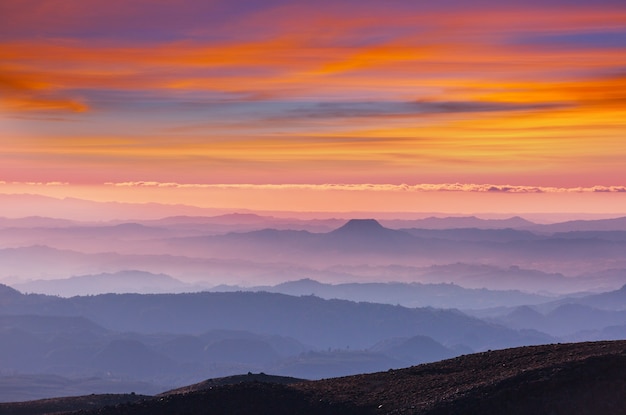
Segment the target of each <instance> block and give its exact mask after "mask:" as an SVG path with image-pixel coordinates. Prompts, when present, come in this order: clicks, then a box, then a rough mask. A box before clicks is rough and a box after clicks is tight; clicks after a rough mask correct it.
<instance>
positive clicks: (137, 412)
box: [0, 341, 626, 415]
mask: <svg viewBox="0 0 626 415" xmlns="http://www.w3.org/2000/svg"><path fill="white" fill-rule="evenodd" d="M116 396H117V401H116V400H115V399H114V397H115V396H112V395H92V396H89V397H77V398H62V399H61V398H60V399H57V400H55V399H47V400H44V401H33V402H22V403H5V404H0V413H2V414H6V415H17V414H29V415H37V414H45V413H56V414H72V415H78V414H80V415H130V414H132V415H143V414H146V415H147V414H150V415H153V414H172V415H174V414H179V415H183V414H185V415H195V414H275V415H281V414H302V415H306V414H344V415H345V414H429V415H435V414H437V415H440V414H441V415H443V414H458V415H463V414H468V415H469V414H494V413H506V414H511V415H515V414H520V415H521V414H531V413H536V414H548V413H549V414H555V415H558V414H572V413H575V414H605V415H618V414H624V413H626V341H612V342H587V343H570V344H552V345H542V346H528V347H519V348H512V349H505V350H498V351H487V352H483V353H477V354H470V355H464V356H460V357H457V358H454V359H449V360H444V361H440V362H437V363H430V364H424V365H419V366H413V367H410V368H407V369H399V370H389V371H386V372H379V373H372V374H362V375H357V376H348V377H341V378H333V379H323V380H319V381H300V380H298V379H293V378H281V377H273V376H269V375H265V374H248V375H242V376H235V377H230V378H225V379H219V380H210V381H206V382H202V383H201V384H197V385H191V386H189V387H187V388H182V389H179V390H174V391H169V392H165V393H162V394H160V395H157V396H138V395H116Z"/></svg>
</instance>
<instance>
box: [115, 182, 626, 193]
mask: <svg viewBox="0 0 626 415" xmlns="http://www.w3.org/2000/svg"><path fill="white" fill-rule="evenodd" d="M105 185H106V186H114V187H164V188H179V189H189V188H198V189H245V190H312V191H328V190H331V191H351V192H354V191H357V192H478V193H483V192H490V193H626V186H592V187H545V186H511V185H495V184H463V183H443V184H416V185H407V184H401V185H394V184H197V183H196V184H190V183H161V182H154V181H149V182H145V181H138V182H121V183H112V182H109V183H105Z"/></svg>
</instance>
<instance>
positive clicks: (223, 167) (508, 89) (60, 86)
mask: <svg viewBox="0 0 626 415" xmlns="http://www.w3.org/2000/svg"><path fill="white" fill-rule="evenodd" d="M0 193H35V194H44V195H50V196H55V197H77V198H85V199H91V200H101V201H105V200H106V201H122V202H124V201H127V202H146V201H155V202H163V203H183V204H191V205H197V206H205V207H221V208H224V207H225V208H233V209H240V208H248V209H265V210H277V209H280V210H296V211H308V210H326V211H349V210H369V211H373V210H381V211H403V212H404V211H420V210H421V211H441V212H456V213H470V212H561V211H562V212H590V213H596V212H604V213H617V214H619V213H623V214H625V215H626V2H624V1H623V0H619V1H602V0H596V1H582V0H567V1H566V0H542V1H536V0H525V1H516V0H514V1H498V0H478V1H463V0H439V1H407V0H378V1H372V0H334V1H329V0H316V1H304V0H289V1H287V0H240V1H225V0H189V1H181V0H178V1H176V0H133V1H129V0H88V1H86V0H20V1H3V2H1V3H0Z"/></svg>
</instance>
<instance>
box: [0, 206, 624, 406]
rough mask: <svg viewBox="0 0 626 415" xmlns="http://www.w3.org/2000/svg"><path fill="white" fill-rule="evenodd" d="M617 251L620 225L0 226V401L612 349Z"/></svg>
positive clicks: (248, 220)
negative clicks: (589, 345) (583, 344)
mask: <svg viewBox="0 0 626 415" xmlns="http://www.w3.org/2000/svg"><path fill="white" fill-rule="evenodd" d="M624 253H626V221H625V220H624V219H622V218H617V219H612V220H589V221H572V222H563V223H553V224H537V223H533V222H531V221H528V220H524V219H522V218H510V219H479V218H476V217H450V218H446V217H437V218H435V217H432V218H423V219H389V218H387V219H381V220H379V221H376V220H373V219H336V218H335V219H333V218H330V219H289V218H283V217H270V216H260V215H256V214H250V213H247V214H227V215H220V216H208V217H199V216H176V217H166V218H163V219H146V220H133V221H128V220H125V221H111V222H81V221H72V220H65V219H63V220H62V219H51V218H45V217H26V218H21V219H7V218H5V219H2V220H0V263H1V264H2V267H1V269H0V272H1V273H2V275H1V278H2V279H1V281H2V282H3V283H4V285H2V286H0V332H1V335H2V339H3V342H2V344H0V349H1V350H0V356H2V357H1V358H0V359H1V360H2V362H1V364H0V382H2V384H3V385H5V386H4V387H3V388H2V389H1V390H2V391H3V392H2V393H1V394H0V400H2V401H5V402H6V401H15V400H30V399H37V398H46V397H53V396H71V395H81V394H90V393H107V392H116V393H119V392H130V391H133V392H136V393H139V394H148V395H153V394H156V393H159V392H161V391H164V390H167V389H172V388H176V387H181V386H184V385H189V384H192V383H195V382H200V381H202V380H205V379H209V378H219V377H224V376H232V375H238V374H245V373H248V372H252V373H258V372H264V373H269V374H272V375H276V376H288V377H295V378H301V379H321V378H330V377H337V376H346V375H356V374H359V373H370V372H379V371H387V370H389V369H400V368H405V367H409V366H412V365H416V364H422V363H426V362H435V361H439V360H442V359H448V358H452V357H455V356H459V355H465V354H470V353H477V352H484V351H486V350H496V349H505V348H511V347H519V346H527V345H537V344H549V343H557V342H580V341H599V340H619V339H624V338H626V288H624V287H625V286H626V271H625V270H626V260H625V259H624V258H626V255H624ZM11 287H12V288H11Z"/></svg>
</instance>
